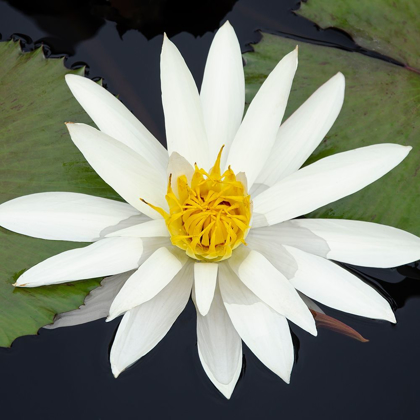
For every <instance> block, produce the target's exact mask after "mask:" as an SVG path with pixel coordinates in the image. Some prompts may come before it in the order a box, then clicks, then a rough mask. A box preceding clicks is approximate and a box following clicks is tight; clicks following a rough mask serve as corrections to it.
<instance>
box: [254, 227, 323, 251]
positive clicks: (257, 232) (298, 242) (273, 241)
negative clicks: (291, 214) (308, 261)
mask: <svg viewBox="0 0 420 420" xmlns="http://www.w3.org/2000/svg"><path fill="white" fill-rule="evenodd" d="M300 220H307V219H297V220H289V221H287V222H283V223H278V224H277V225H273V226H267V227H262V228H256V229H251V230H250V232H249V234H248V236H247V243H248V239H249V238H250V239H251V240H252V241H254V242H258V243H262V244H266V245H265V246H267V247H269V246H272V247H273V248H274V249H276V248H277V247H278V246H281V245H290V246H293V247H295V248H299V249H301V250H302V251H305V252H309V253H311V254H315V255H319V256H320V257H324V258H326V257H327V255H328V253H329V252H330V250H331V249H330V247H329V246H328V244H327V241H326V240H325V239H323V238H321V237H320V236H318V235H316V234H315V233H313V232H312V231H310V230H309V229H307V228H304V227H303V226H302V225H300V224H299V222H300ZM251 248H253V246H251ZM283 249H284V248H283ZM257 250H258V249H257Z"/></svg>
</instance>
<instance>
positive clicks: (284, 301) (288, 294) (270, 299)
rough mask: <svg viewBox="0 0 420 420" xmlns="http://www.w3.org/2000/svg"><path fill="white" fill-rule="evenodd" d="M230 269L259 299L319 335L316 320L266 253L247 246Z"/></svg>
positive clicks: (234, 254) (242, 248)
mask: <svg viewBox="0 0 420 420" xmlns="http://www.w3.org/2000/svg"><path fill="white" fill-rule="evenodd" d="M228 263H229V266H230V267H231V268H232V270H233V271H234V272H235V274H236V275H237V276H238V277H239V278H240V279H241V281H242V282H243V283H244V284H245V285H246V286H247V287H248V288H249V289H250V290H251V291H252V292H253V293H255V294H256V295H257V296H258V298H259V299H261V300H262V301H263V302H264V303H266V304H267V305H270V306H271V307H272V308H273V309H274V310H275V311H277V312H278V313H280V314H282V315H284V316H285V317H286V318H288V319H290V321H292V322H293V323H295V324H296V325H298V326H299V327H301V328H303V329H304V330H306V331H308V332H309V333H310V334H312V335H317V331H316V326H315V321H314V318H313V316H312V314H311V313H310V311H309V309H308V308H307V306H306V305H305V304H304V303H303V301H302V299H301V298H300V297H299V295H298V293H297V291H296V290H295V288H294V287H293V286H292V285H291V284H290V282H289V280H287V278H286V277H285V276H284V275H283V274H281V273H280V272H279V271H278V270H277V269H276V268H275V267H274V266H273V265H272V264H271V263H270V262H269V261H268V260H267V258H265V257H264V256H263V255H262V254H260V253H259V252H257V251H250V250H248V249H246V248H245V247H244V246H241V247H240V248H238V249H236V250H235V252H234V253H233V255H232V257H231V258H229V260H228Z"/></svg>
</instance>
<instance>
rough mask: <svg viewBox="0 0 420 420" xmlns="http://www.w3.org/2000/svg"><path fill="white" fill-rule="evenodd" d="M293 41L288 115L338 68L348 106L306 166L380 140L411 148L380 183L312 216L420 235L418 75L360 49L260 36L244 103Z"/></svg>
mask: <svg viewBox="0 0 420 420" xmlns="http://www.w3.org/2000/svg"><path fill="white" fill-rule="evenodd" d="M296 44H298V45H299V66H298V70H297V74H296V77H295V80H294V83H293V87H292V92H291V95H290V99H289V104H288V108H287V112H286V115H285V118H287V117H288V116H289V115H290V114H291V113H292V112H293V111H294V110H296V109H297V108H298V106H299V105H301V104H302V103H303V102H304V101H305V100H306V99H307V98H308V97H309V96H310V95H311V94H312V93H313V92H314V91H315V90H316V89H317V88H318V87H319V86H321V85H322V84H323V83H324V82H326V81H327V80H328V79H329V78H330V77H332V76H333V75H334V74H336V73H337V72H338V71H341V72H342V73H343V74H344V75H345V77H346V96H345V101H344V106H343V109H342V111H341V113H340V115H339V117H338V119H337V121H336V123H335V124H334V126H333V128H332V129H331V130H330V132H329V133H328V135H327V136H326V137H325V139H324V140H323V142H322V143H321V145H320V146H319V147H318V148H317V149H316V151H315V152H314V154H313V155H312V156H311V157H310V159H309V160H308V162H306V164H308V163H311V162H314V161H316V160H318V159H320V158H323V157H325V156H329V155H332V154H335V153H338V152H343V151H346V150H351V149H355V148H357V147H362V146H368V145H371V144H376V143H399V144H403V145H409V146H413V148H414V149H413V151H412V152H411V153H410V154H409V155H408V157H407V158H406V159H405V160H404V161H403V163H402V164H400V165H399V166H398V167H397V168H395V169H394V170H393V171H391V172H390V173H388V174H387V175H385V176H384V177H383V178H381V179H380V180H378V181H376V182H375V183H373V184H371V185H370V186H368V187H366V188H365V189H363V190H362V191H359V192H358V193H356V194H353V195H351V196H349V197H346V198H344V199H341V200H339V201H336V202H334V203H331V204H329V205H327V206H325V207H322V208H320V209H318V210H316V211H314V212H313V213H312V214H310V215H309V217H321V218H345V219H356V220H365V221H369V222H377V223H382V224H386V225H390V226H394V227H397V228H401V229H405V230H407V231H409V232H412V233H414V234H416V235H419V236H420V211H419V209H420V75H419V74H416V73H414V72H412V71H409V70H407V69H405V68H404V67H400V66H397V65H394V64H390V63H388V62H385V61H383V60H378V59H374V58H371V57H368V56H366V55H362V54H359V53H352V52H347V51H343V50H339V49H336V48H329V47H323V46H318V45H311V44H307V43H304V42H300V41H299V42H297V41H294V40H291V39H287V38H282V37H279V36H275V35H269V34H263V39H262V40H261V42H260V43H259V44H257V45H255V46H254V49H255V52H250V53H247V54H245V61H246V66H245V74H246V82H247V89H246V93H247V102H249V101H250V100H251V99H252V97H253V96H254V95H255V93H256V91H257V89H258V88H259V87H260V86H261V84H262V82H263V81H264V79H265V78H266V77H267V75H268V74H269V73H270V71H271V70H272V69H273V68H274V66H275V65H276V64H277V63H278V61H279V60H280V59H281V58H282V57H283V56H284V55H285V54H287V53H288V52H290V51H292V50H293V49H294V48H295V47H296Z"/></svg>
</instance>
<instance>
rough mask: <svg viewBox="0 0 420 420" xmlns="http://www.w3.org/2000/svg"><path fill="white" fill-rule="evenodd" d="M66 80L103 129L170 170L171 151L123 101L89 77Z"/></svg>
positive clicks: (70, 77) (154, 163)
mask: <svg viewBox="0 0 420 420" xmlns="http://www.w3.org/2000/svg"><path fill="white" fill-rule="evenodd" d="M66 82H67V84H68V86H69V88H70V90H71V92H72V93H73V95H74V97H75V98H76V99H77V101H78V102H79V104H80V105H82V107H83V109H84V110H85V111H86V112H87V113H88V114H89V116H90V118H92V120H93V122H94V123H95V124H96V125H97V126H98V128H99V129H100V130H101V131H102V132H104V133H105V134H108V135H109V136H110V137H113V138H114V139H116V140H118V141H120V142H121V143H124V144H125V145H126V146H128V147H129V148H130V149H132V150H134V151H135V152H137V153H138V154H140V155H141V156H143V158H144V159H146V161H147V162H149V163H150V164H151V166H154V167H158V168H160V169H161V170H162V171H164V170H165V169H166V165H167V164H168V153H167V151H166V150H165V148H164V147H163V146H162V145H161V144H160V143H159V142H158V141H157V140H156V138H155V137H154V136H153V134H152V133H150V131H149V130H148V129H147V128H146V127H145V126H144V125H143V124H142V123H141V122H140V121H139V120H138V119H137V118H136V117H135V116H134V115H133V114H132V113H131V112H130V111H129V110H128V109H127V108H126V107H125V106H124V105H123V104H122V102H121V101H119V100H118V99H117V98H116V97H115V96H114V95H112V94H111V93H110V92H108V91H107V90H106V89H104V88H103V87H101V86H100V85H98V84H97V83H95V82H93V81H92V80H90V79H88V78H86V77H82V76H77V75H75V74H67V75H66Z"/></svg>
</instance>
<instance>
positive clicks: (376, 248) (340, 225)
mask: <svg viewBox="0 0 420 420" xmlns="http://www.w3.org/2000/svg"><path fill="white" fill-rule="evenodd" d="M290 223H291V225H292V226H295V227H296V229H299V228H300V229H308V230H309V231H310V232H313V234H314V237H315V235H317V236H318V237H320V238H322V240H325V241H326V243H327V244H328V246H329V248H330V251H329V252H328V253H327V255H326V257H327V258H328V259H331V260H336V261H341V262H345V263H349V264H354V265H359V266H363V267H379V268H389V267H396V266H399V265H403V264H408V263H410V262H413V261H417V260H419V259H420V238H418V237H417V236H414V235H412V234H411V233H408V232H405V231H404V230H400V229H396V228H393V227H391V226H385V225H380V224H377V223H369V222H359V221H356V220H334V219H331V220H328V219H299V220H292V221H291V222H290ZM318 242H319V241H318ZM297 248H299V249H301V247H300V246H298V247H297ZM316 254H317V255H319V254H318V253H316Z"/></svg>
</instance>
